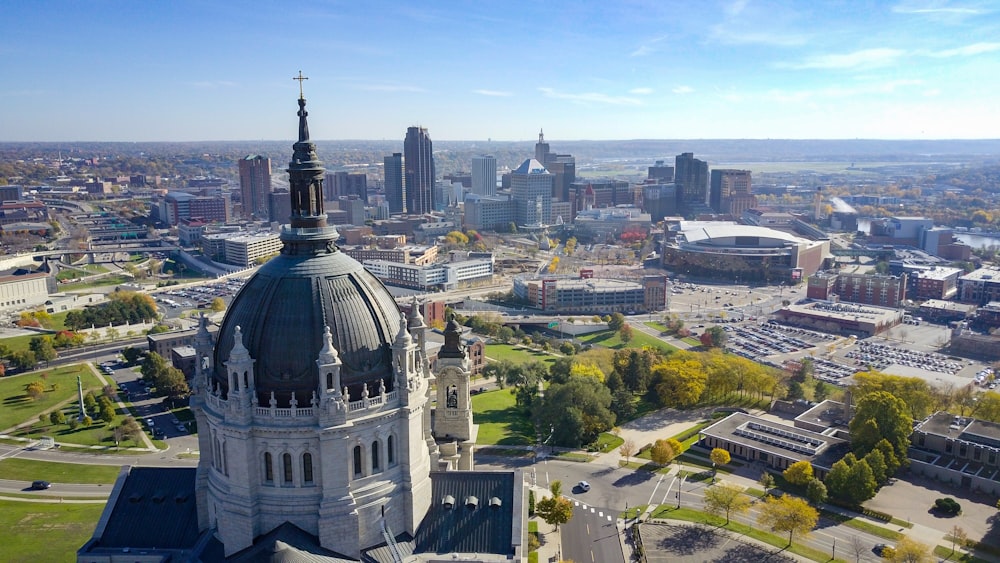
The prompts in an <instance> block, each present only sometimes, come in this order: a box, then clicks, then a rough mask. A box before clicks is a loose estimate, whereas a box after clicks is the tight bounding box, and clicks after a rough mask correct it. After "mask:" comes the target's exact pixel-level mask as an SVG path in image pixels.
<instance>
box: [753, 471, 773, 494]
mask: <svg viewBox="0 0 1000 563" xmlns="http://www.w3.org/2000/svg"><path fill="white" fill-rule="evenodd" d="M757 482H758V483H760V486H761V487H764V494H765V495H766V494H767V492H768V491H769V490H771V489H772V488H774V475H771V473H770V472H768V471H764V472H763V473H761V474H760V479H758V480H757Z"/></svg>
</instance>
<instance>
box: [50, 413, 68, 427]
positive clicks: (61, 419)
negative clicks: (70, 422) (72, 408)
mask: <svg viewBox="0 0 1000 563" xmlns="http://www.w3.org/2000/svg"><path fill="white" fill-rule="evenodd" d="M49 422H51V423H52V424H66V415H65V414H64V413H63V411H61V410H54V411H52V412H51V413H49Z"/></svg>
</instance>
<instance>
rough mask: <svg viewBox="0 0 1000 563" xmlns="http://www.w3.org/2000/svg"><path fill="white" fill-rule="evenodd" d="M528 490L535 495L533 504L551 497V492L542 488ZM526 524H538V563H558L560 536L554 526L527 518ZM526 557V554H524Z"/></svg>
mask: <svg viewBox="0 0 1000 563" xmlns="http://www.w3.org/2000/svg"><path fill="white" fill-rule="evenodd" d="M530 489H531V490H532V491H533V492H534V493H535V502H536V503H537V502H538V501H539V500H541V499H542V497H544V496H551V495H552V491H550V490H548V489H545V488H543V487H537V486H532V487H530ZM528 522H537V523H538V539H539V542H541V545H539V546H538V550H537V551H538V563H547V562H548V561H559V556H560V555H561V554H562V535H561V534H560V533H559V531H557V530H556V529H555V526H551V525H549V524H546V523H545V521H544V520H542V519H541V518H538V517H537V516H536V517H533V518H529V519H528ZM525 555H526V556H527V552H525Z"/></svg>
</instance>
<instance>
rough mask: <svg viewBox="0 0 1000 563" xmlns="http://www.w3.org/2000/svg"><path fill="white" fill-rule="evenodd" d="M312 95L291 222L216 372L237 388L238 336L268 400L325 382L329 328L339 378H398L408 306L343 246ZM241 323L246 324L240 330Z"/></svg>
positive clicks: (354, 389)
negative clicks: (326, 189)
mask: <svg viewBox="0 0 1000 563" xmlns="http://www.w3.org/2000/svg"><path fill="white" fill-rule="evenodd" d="M305 105H306V102H305V99H304V98H302V97H300V98H299V112H298V116H299V139H298V142H296V143H295V144H294V145H293V149H294V152H293V154H292V160H291V162H290V163H289V165H288V176H289V185H290V190H289V191H290V194H289V197H290V198H291V200H292V206H291V209H292V215H291V217H290V225H286V226H283V227H282V232H281V240H282V242H283V246H282V249H281V254H280V255H278V256H276V257H274V258H273V259H271V260H270V261H268V262H267V263H266V264H265V265H264V266H262V267H261V268H260V270H259V271H258V272H257V273H256V274H255V275H254V276H253V277H251V278H250V280H249V281H248V282H247V283H246V285H245V286H244V287H243V289H242V290H240V292H239V294H237V296H236V298H235V299H233V302H232V304H231V305H230V307H229V311H228V312H227V313H226V317H225V320H224V321H223V322H222V328H221V330H220V331H219V335H218V341H217V344H216V347H215V353H214V358H213V360H214V361H213V363H212V365H213V366H214V372H213V377H214V379H215V381H216V382H217V384H218V385H219V386H220V387H221V388H222V391H223V393H225V394H228V392H229V381H228V380H229V378H228V377H226V362H227V361H229V359H230V358H229V356H230V352H231V351H232V349H233V346H234V340H233V338H234V336H235V335H237V334H240V335H242V339H243V343H242V344H243V345H244V346H245V347H246V349H247V351H249V353H250V357H251V358H253V360H254V364H253V373H254V386H255V390H256V392H257V399H258V403H259V404H260V405H269V404H270V401H271V397H272V394H273V397H274V398H275V400H276V401H277V403H278V405H279V406H288V405H289V403H290V402H291V399H292V393H295V399H296V401H297V402H298V404H299V405H300V406H303V407H305V406H307V405H308V404H309V401H310V399H311V398H312V396H313V392H314V391H317V390H318V389H319V368H318V367H317V365H316V360H317V358H318V357H319V353H320V350H321V349H322V348H323V345H324V343H325V332H326V327H329V328H330V333H331V337H332V338H331V339H332V342H333V347H334V348H335V349H336V350H337V353H338V356H339V358H340V361H341V362H342V363H343V365H342V366H341V368H340V381H341V384H342V385H343V386H345V387H347V388H348V390H349V393H350V397H352V398H355V399H359V398H361V396H362V391H363V389H362V387H363V386H367V388H368V392H369V393H371V394H375V393H377V392H378V390H379V389H380V387H381V384H380V383H379V382H380V381H382V382H384V385H385V387H384V388H385V389H387V390H391V389H392V388H393V382H394V378H393V377H392V374H393V367H392V354H391V350H390V347H391V345H392V342H393V339H394V338H395V336H396V334H397V332H399V327H400V321H401V315H400V312H399V308H398V307H397V306H396V302H395V301H394V300H393V298H392V295H390V294H389V291H388V290H387V289H386V288H385V286H384V285H382V282H381V281H379V280H378V279H377V278H376V277H375V276H373V275H372V274H370V273H368V271H367V270H365V269H364V267H363V266H362V265H361V264H360V263H358V262H357V261H356V260H354V259H353V258H351V257H350V256H347V255H346V254H344V253H343V252H340V251H339V250H338V249H337V246H336V245H335V244H334V241H335V240H336V238H337V236H338V235H337V231H336V229H334V228H332V227H328V226H327V224H326V213H325V212H324V211H323V175H324V169H323V166H322V164H323V163H322V162H320V161H319V159H318V158H317V156H316V147H315V145H314V144H313V143H312V141H310V140H309V127H308V125H307V123H306V115H308V113H307V112H306V110H305ZM237 327H239V330H237Z"/></svg>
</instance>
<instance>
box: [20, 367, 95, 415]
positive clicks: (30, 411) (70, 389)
mask: <svg viewBox="0 0 1000 563" xmlns="http://www.w3.org/2000/svg"><path fill="white" fill-rule="evenodd" d="M77 375H80V376H81V377H82V378H83V390H84V392H86V391H87V390H88V389H94V390H100V388H101V382H100V381H99V380H98V379H97V377H95V376H94V374H93V373H91V371H90V370H89V369H88V368H87V366H86V365H84V364H76V365H71V366H63V367H60V368H55V369H46V370H39V371H36V372H32V373H27V374H23V375H17V376H13V377H5V378H3V379H0V400H2V401H3V408H0V429H5V428H10V427H12V426H16V425H18V424H21V423H23V422H28V421H34V423H35V424H38V413H40V412H42V411H43V410H45V409H48V408H51V407H53V406H55V405H56V404H58V403H60V402H62V401H65V400H67V399H70V398H72V397H75V396H76V377H77ZM32 381H42V382H43V383H44V384H45V393H43V394H42V396H41V397H40V398H39V399H37V400H31V399H29V398H28V396H27V395H26V394H25V393H24V386H25V385H27V384H28V383H31V382H32ZM53 384H56V385H57V389H56V390H55V391H53V390H52V385H53Z"/></svg>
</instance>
